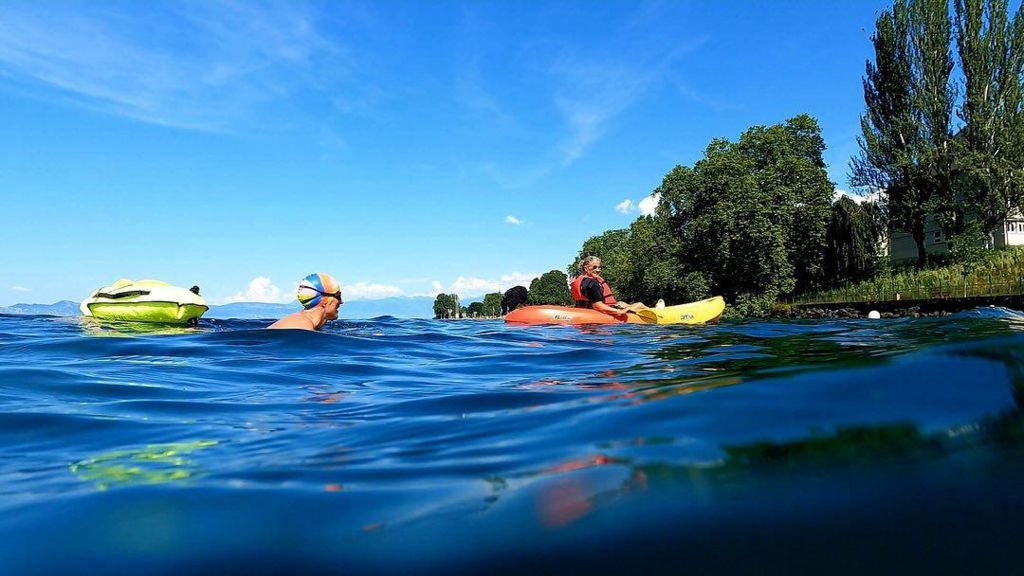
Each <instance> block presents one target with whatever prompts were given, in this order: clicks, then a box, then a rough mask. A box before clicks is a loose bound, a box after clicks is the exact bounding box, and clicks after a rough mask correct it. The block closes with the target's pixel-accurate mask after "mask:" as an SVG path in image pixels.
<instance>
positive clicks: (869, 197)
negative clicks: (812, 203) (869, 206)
mask: <svg viewBox="0 0 1024 576" xmlns="http://www.w3.org/2000/svg"><path fill="white" fill-rule="evenodd" d="M843 196H846V197H847V198H849V199H850V200H853V201H854V202H856V203H857V204H860V203H862V202H878V201H879V200H881V198H882V194H881V192H880V191H878V190H876V191H874V192H869V193H867V194H856V193H853V192H847V191H846V190H840V189H839V188H836V191H835V193H834V194H833V195H832V201H833V202H835V201H837V200H839V199H840V198H842V197H843Z"/></svg>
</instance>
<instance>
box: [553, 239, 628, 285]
mask: <svg viewBox="0 0 1024 576" xmlns="http://www.w3.org/2000/svg"><path fill="white" fill-rule="evenodd" d="M628 240H629V230H628V229H621V230H608V231H607V232H605V233H603V234H601V235H600V236H594V237H591V238H588V239H587V241H586V242H584V243H583V248H582V249H581V250H580V253H579V255H578V256H576V259H575V260H574V261H573V262H572V264H570V265H569V274H571V275H572V276H574V277H575V276H578V275H580V274H581V273H582V270H580V262H581V261H582V260H583V259H584V258H586V257H587V256H597V257H598V258H600V259H601V277H602V278H604V279H605V281H606V282H608V285H609V286H611V288H612V290H613V291H615V293H616V294H622V293H623V292H622V291H623V289H625V288H626V284H627V283H628V282H629V281H630V279H631V278H632V277H633V274H634V271H633V265H632V261H631V259H630V254H629V248H628V246H627V241H628Z"/></svg>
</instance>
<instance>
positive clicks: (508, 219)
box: [505, 214, 523, 226]
mask: <svg viewBox="0 0 1024 576" xmlns="http://www.w3.org/2000/svg"><path fill="white" fill-rule="evenodd" d="M522 223H523V221H522V220H520V219H519V218H516V217H515V216H513V215H511V214H509V215H508V216H505V224H511V225H513V226H519V225H520V224H522Z"/></svg>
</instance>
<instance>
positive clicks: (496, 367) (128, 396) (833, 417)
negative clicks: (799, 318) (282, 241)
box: [0, 309, 1024, 574]
mask: <svg viewBox="0 0 1024 576" xmlns="http://www.w3.org/2000/svg"><path fill="white" fill-rule="evenodd" d="M265 325H266V323H265V322H253V321H233V320H229V321H216V320H214V321H204V323H203V325H202V326H201V327H200V328H199V329H195V330H192V329H185V330H166V331H164V332H161V333H152V332H137V331H134V330H133V329H131V328H130V327H129V326H127V325H121V326H116V325H113V326H111V325H107V326H104V325H100V324H96V323H94V322H93V321H90V320H86V319H81V318H51V317H15V316H0V573H5V574H6V573H13V574H20V573H102V572H110V571H124V572H129V573H153V572H154V571H155V572H161V573H192V572H196V571H203V572H209V573H218V574H222V573H247V574H251V573H262V572H295V573H335V572H336V573H341V572H345V573H351V572H378V571H395V572H399V571H400V572H408V571H417V572H439V573H440V572H444V573H448V572H451V571H473V572H488V573H494V572H507V573H522V572H558V573H565V572H581V571H586V572H618V573H628V572H639V571H641V570H643V571H646V572H650V571H655V572H673V573H682V572H687V573H707V572H723V571H743V572H758V573H764V572H780V573H781V572H787V573H791V572H794V571H795V572H798V573H799V572H806V571H812V570H813V571H829V572H833V573H835V572H839V573H863V572H865V571H873V572H903V571H905V570H908V569H913V570H918V571H933V572H934V571H938V572H945V573H948V572H970V573H975V572H996V573H1009V572H1013V571H1016V570H1017V558H1016V555H1015V551H1016V549H1017V546H1018V543H1019V542H1020V541H1021V536H1022V535H1024V530H1022V529H1021V527H1020V522H1019V516H1020V514H1019V511H1020V510H1022V509H1024V507H1022V504H1024V487H1022V486H1024V484H1022V481H1024V476H1022V471H1024V465H1022V462H1024V461H1022V459H1021V456H1022V447H1024V424H1022V423H1024V419H1022V412H1021V405H1022V401H1024V334H1022V332H1021V331H1022V330H1024V316H1022V315H1020V314H1018V313H1016V312H1012V311H1009V310H1003V309H983V310H976V311H972V312H967V313H962V314H959V315H956V316H953V317H947V318H932V319H916V320H914V319H900V320H883V321H867V320H862V321H835V322H755V321H751V322H738V323H723V324H720V325H717V326H711V327H652V326H631V325H626V326H611V327H600V328H591V329H584V328H573V327H509V326H506V325H504V324H502V323H500V322H495V321H479V322H477V321H466V322H434V321H408V320H395V319H390V318H381V319H376V320H373V321H364V322H359V321H344V322H337V323H335V324H334V325H332V326H330V327H329V328H328V329H327V330H326V331H325V333H322V334H315V333H299V332H291V331H264V330H261V329H260V328H262V327H263V326H265Z"/></svg>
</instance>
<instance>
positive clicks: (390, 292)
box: [341, 282, 402, 300]
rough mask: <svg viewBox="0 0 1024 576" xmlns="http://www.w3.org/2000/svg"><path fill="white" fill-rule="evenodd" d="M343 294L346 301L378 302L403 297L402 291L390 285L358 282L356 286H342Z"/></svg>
mask: <svg viewBox="0 0 1024 576" xmlns="http://www.w3.org/2000/svg"><path fill="white" fill-rule="evenodd" d="M341 294H342V297H343V298H345V299H352V300H378V299H380V298H391V297H394V296H401V295H402V289H401V288H399V287H398V286H391V285H388V284H374V283H370V282H356V283H355V284H343V285H342V286H341Z"/></svg>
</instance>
